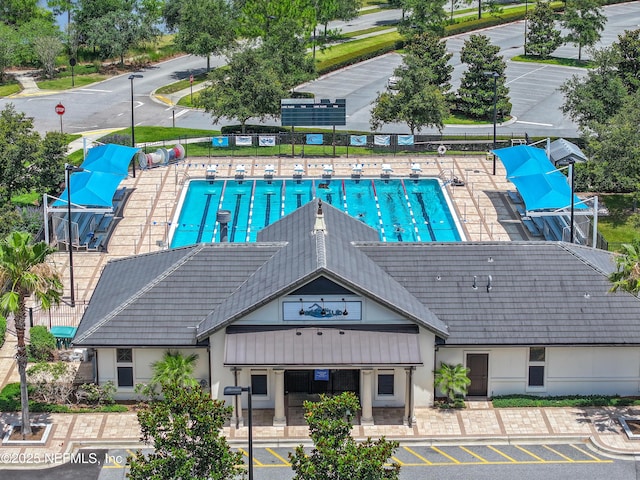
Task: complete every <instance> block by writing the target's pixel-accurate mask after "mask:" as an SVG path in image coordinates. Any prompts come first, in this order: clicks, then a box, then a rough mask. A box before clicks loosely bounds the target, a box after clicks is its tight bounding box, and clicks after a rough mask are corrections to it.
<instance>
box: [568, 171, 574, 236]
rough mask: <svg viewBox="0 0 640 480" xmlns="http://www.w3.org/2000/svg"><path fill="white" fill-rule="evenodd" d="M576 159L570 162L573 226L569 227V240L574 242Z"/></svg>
mask: <svg viewBox="0 0 640 480" xmlns="http://www.w3.org/2000/svg"><path fill="white" fill-rule="evenodd" d="M574 163H575V162H574V161H573V160H571V162H570V163H569V175H570V176H571V227H570V228H569V232H571V233H570V234H569V242H570V243H573V239H574V225H573V217H574V210H575V205H574V204H575V201H574V199H573V192H574V188H575V182H574V177H575V175H574V173H573V166H574Z"/></svg>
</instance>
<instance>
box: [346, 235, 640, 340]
mask: <svg viewBox="0 0 640 480" xmlns="http://www.w3.org/2000/svg"><path fill="white" fill-rule="evenodd" d="M358 248H359V249H360V250H362V251H363V252H364V253H366V254H367V255H368V256H369V257H370V258H371V259H372V260H374V261H375V262H376V263H377V264H378V265H380V266H381V267H382V268H383V269H384V270H385V271H386V272H388V273H389V274H390V275H391V276H393V277H394V278H395V279H397V280H398V281H399V282H400V283H402V284H403V285H404V286H405V287H406V288H407V290H408V291H409V292H411V293H412V294H413V295H415V296H416V297H417V298H418V299H419V300H420V301H421V302H422V303H424V304H425V305H428V306H429V309H430V310H431V311H432V312H434V313H435V314H436V315H437V316H438V317H439V318H440V319H441V320H442V321H444V322H445V323H446V324H447V325H448V326H449V337H448V338H447V340H446V344H447V345H523V344H526V345H554V344H555V345H562V344H640V322H638V321H637V319H638V314H639V313H640V300H639V299H638V298H636V297H634V296H632V295H630V294H628V293H624V292H617V293H610V292H609V289H610V287H611V284H610V282H609V280H608V279H607V276H606V272H607V271H608V270H607V269H606V267H607V265H608V263H611V257H612V255H611V254H609V253H607V252H603V251H596V250H589V249H586V248H583V247H574V246H571V245H567V244H565V243H562V242H558V243H556V242H500V243H498V242H495V243H441V244H437V243H431V244H400V243H396V244H391V243H389V244H379V243H376V244H368V245H367V244H360V245H359V246H358ZM607 257H608V258H609V262H606V260H605V259H606V258H607ZM474 277H475V285H476V288H475V289H474V288H473V285H474ZM489 279H490V280H489ZM488 286H490V289H488V288H487V287H488Z"/></svg>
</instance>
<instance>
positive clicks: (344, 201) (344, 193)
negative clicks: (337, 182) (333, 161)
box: [342, 178, 349, 214]
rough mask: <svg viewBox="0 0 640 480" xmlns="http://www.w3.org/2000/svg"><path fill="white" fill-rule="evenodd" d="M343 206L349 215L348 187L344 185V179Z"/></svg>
mask: <svg viewBox="0 0 640 480" xmlns="http://www.w3.org/2000/svg"><path fill="white" fill-rule="evenodd" d="M342 205H343V206H344V212H345V213H347V214H348V213H349V208H348V207H347V186H346V185H345V184H344V178H343V179H342Z"/></svg>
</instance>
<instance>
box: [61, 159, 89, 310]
mask: <svg viewBox="0 0 640 480" xmlns="http://www.w3.org/2000/svg"><path fill="white" fill-rule="evenodd" d="M83 171H84V168H82V167H76V166H75V165H70V164H68V163H65V164H64V173H65V183H66V186H67V226H68V227H69V228H68V233H69V244H68V245H69V246H68V248H69V284H70V285H71V306H72V307H75V306H76V294H75V285H74V281H73V241H72V233H73V231H72V228H71V181H70V180H71V174H72V173H74V172H83Z"/></svg>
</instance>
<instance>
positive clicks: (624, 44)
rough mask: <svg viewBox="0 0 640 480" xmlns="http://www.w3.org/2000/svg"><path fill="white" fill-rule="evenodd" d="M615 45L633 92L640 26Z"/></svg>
mask: <svg viewBox="0 0 640 480" xmlns="http://www.w3.org/2000/svg"><path fill="white" fill-rule="evenodd" d="M613 46H614V48H615V49H616V51H617V53H618V75H619V76H620V78H621V79H622V83H623V84H624V86H625V88H626V89H627V92H629V93H631V94H633V93H635V92H636V91H638V90H639V89H640V28H639V29H637V30H632V31H629V30H625V32H624V34H622V35H619V36H618V41H617V42H615V43H614V44H613ZM0 73H1V72H0Z"/></svg>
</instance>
